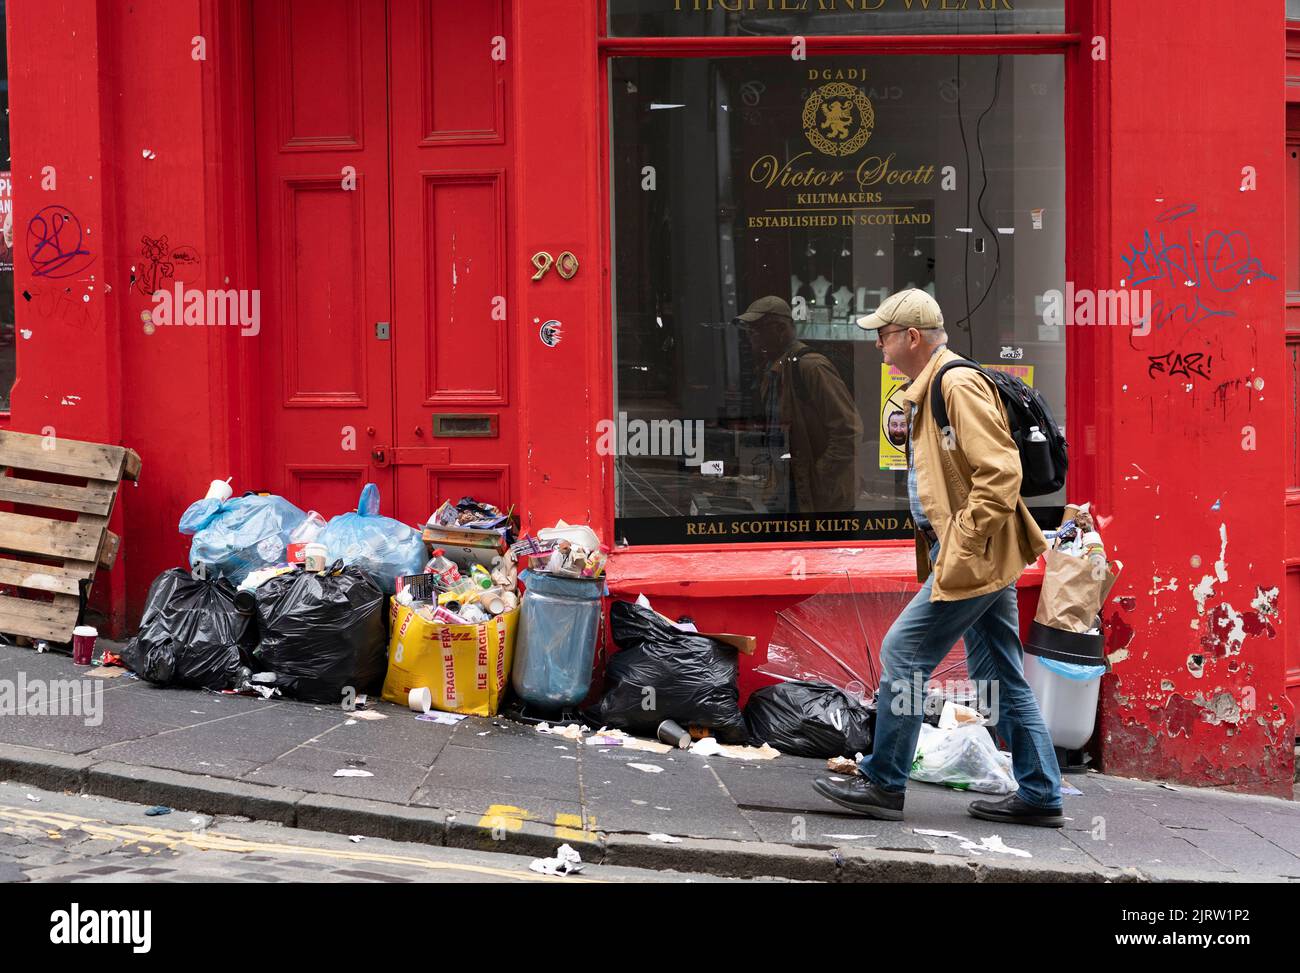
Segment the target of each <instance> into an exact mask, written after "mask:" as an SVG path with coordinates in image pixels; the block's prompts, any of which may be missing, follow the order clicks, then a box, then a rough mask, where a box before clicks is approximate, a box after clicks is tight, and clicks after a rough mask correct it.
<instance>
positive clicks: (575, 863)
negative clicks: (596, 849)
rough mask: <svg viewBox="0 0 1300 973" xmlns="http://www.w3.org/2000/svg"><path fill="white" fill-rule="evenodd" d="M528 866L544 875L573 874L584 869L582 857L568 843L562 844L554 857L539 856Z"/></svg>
mask: <svg viewBox="0 0 1300 973" xmlns="http://www.w3.org/2000/svg"><path fill="white" fill-rule="evenodd" d="M528 867H529V868H530V869H532V870H533V871H534V872H541V873H542V874H543V875H573V874H576V873H577V872H580V871H582V857H581V856H580V855H579V854H578V853H577V852H576V851H574V850H573V849H572V848H570V847H569V846H568V845H560V847H559V850H557V851H556V852H555V857H554V858H538V859H537V860H536V861H534V862H533V863H532V864H531V865H529V866H528Z"/></svg>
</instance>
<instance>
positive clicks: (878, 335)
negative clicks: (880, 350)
mask: <svg viewBox="0 0 1300 973" xmlns="http://www.w3.org/2000/svg"><path fill="white" fill-rule="evenodd" d="M908 330H910V329H908V328H895V329H894V330H893V331H877V332H876V340H877V341H881V342H883V341H884V340H885V338H887V337H888V336H889V335H891V334H901V333H903V332H905V331H908Z"/></svg>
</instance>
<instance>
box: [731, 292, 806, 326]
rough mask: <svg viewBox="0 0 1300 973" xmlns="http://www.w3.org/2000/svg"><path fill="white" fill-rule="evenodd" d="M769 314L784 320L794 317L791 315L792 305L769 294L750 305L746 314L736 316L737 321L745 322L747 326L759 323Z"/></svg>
mask: <svg viewBox="0 0 1300 973" xmlns="http://www.w3.org/2000/svg"><path fill="white" fill-rule="evenodd" d="M768 314H778V315H780V316H781V317H783V318H792V315H791V314H790V305H789V304H787V303H786V302H785V301H783V300H781V298H779V297H777V296H775V295H773V294H769V295H768V296H767V297H760V298H759V299H758V300H757V301H755V302H754V303H753V304H751V305H749V308H748V309H747V310H746V311H745V313H744V314H738V315H737V316H736V320H737V321H743V322H745V323H746V324H753V323H754V322H755V321H758V320H759V319H761V318H762V317H764V316H765V315H768Z"/></svg>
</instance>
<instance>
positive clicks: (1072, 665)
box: [1037, 655, 1106, 682]
mask: <svg viewBox="0 0 1300 973" xmlns="http://www.w3.org/2000/svg"><path fill="white" fill-rule="evenodd" d="M1037 658H1038V664H1039V665H1040V666H1042V667H1043V668H1044V669H1046V670H1047V671H1048V672H1054V673H1056V674H1057V675H1058V676H1064V677H1065V678H1066V679H1073V680H1075V681H1076V682H1087V681H1088V680H1089V679H1096V678H1098V677H1100V676H1104V675H1105V674H1106V667H1105V666H1104V665H1095V666H1084V665H1079V663H1077V662H1058V661H1057V660H1056V659H1044V658H1043V657H1042V656H1041V655H1040V656H1038V657H1037Z"/></svg>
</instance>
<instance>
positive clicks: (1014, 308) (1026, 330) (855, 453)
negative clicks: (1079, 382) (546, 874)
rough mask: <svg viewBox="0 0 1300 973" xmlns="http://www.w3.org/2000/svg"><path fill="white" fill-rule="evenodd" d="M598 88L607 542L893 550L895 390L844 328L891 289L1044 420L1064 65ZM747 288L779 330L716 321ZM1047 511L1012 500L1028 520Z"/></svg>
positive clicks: (896, 69) (1057, 338)
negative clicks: (605, 278)
mask: <svg viewBox="0 0 1300 973" xmlns="http://www.w3.org/2000/svg"><path fill="white" fill-rule="evenodd" d="M610 84H611V89H610V98H611V112H612V139H613V144H612V150H611V181H612V189H613V200H612V205H613V244H614V266H615V281H614V284H615V286H614V309H615V314H614V329H615V335H614V338H615V363H616V376H615V418H614V419H613V420H610V421H607V422H606V423H604V424H603V428H602V429H601V430H599V432H600V433H601V438H600V440H599V441H598V448H600V449H602V450H603V451H605V452H607V453H613V454H614V456H615V461H614V466H615V488H616V499H615V514H616V521H617V524H616V532H617V535H618V538H619V540H620V541H621V542H626V543H630V544H650V543H669V544H674V543H709V542H746V541H769V542H770V541H795V540H850V539H863V538H887V537H910V536H911V530H912V525H911V520H910V517H909V516H908V510H907V508H908V502H907V483H906V472H905V471H906V459H905V455H904V453H903V451H902V449H901V448H899V445H898V444H899V443H900V442H901V441H902V436H901V428H900V423H899V417H898V416H896V415H894V413H896V412H897V411H899V409H898V403H899V399H900V386H901V385H902V383H903V381H905V379H904V378H903V376H901V375H900V374H898V373H894V372H892V371H891V369H889V368H888V367H887V366H885V365H884V363H883V359H882V356H881V353H880V351H879V350H878V349H877V348H876V346H875V343H874V341H871V340H868V339H867V336H866V333H865V332H863V331H862V330H861V329H859V328H858V327H857V326H856V323H855V319H856V318H857V317H859V316H860V315H863V314H865V313H866V312H868V311H870V310H873V309H874V308H875V307H876V306H877V305H878V304H879V303H880V302H881V300H882V299H883V298H884V297H885V296H886V295H888V294H890V293H892V292H894V291H896V290H900V289H902V288H906V287H918V288H923V289H925V290H927V291H929V292H930V293H931V294H932V295H933V296H935V297H936V298H937V300H938V301H939V303H940V305H941V307H942V308H943V313H944V318H945V323H946V330H947V332H948V336H949V347H950V348H952V349H953V350H954V351H957V352H960V353H961V354H964V355H968V356H970V357H972V358H975V359H976V360H978V361H979V362H981V363H983V364H985V365H988V366H994V367H999V368H1006V369H1013V370H1015V371H1016V373H1017V374H1020V375H1021V376H1022V377H1023V378H1024V379H1025V380H1026V381H1028V382H1030V383H1031V384H1032V385H1033V386H1035V387H1036V388H1038V389H1039V390H1041V391H1042V392H1043V394H1044V395H1045V397H1046V398H1047V400H1048V402H1049V403H1050V405H1051V407H1052V409H1053V411H1054V413H1055V416H1056V419H1057V421H1058V422H1059V423H1061V424H1062V425H1064V424H1065V421H1066V417H1065V334H1064V328H1063V327H1061V326H1059V325H1058V324H1055V323H1048V322H1049V321H1051V315H1045V314H1044V308H1045V304H1044V300H1045V295H1047V294H1048V293H1049V292H1051V291H1053V290H1060V291H1063V290H1064V289H1065V283H1064V277H1065V214H1064V206H1065V201H1064V200H1065V172H1064V118H1063V100H1064V63H1063V58H1062V57H1060V56H1056V55H1043V56H1012V55H1004V56H980V57H953V56H930V57H919V56H918V57H875V58H867V57H835V58H821V59H813V60H809V61H805V62H793V63H792V62H791V61H789V60H787V59H784V58H715V59H710V58H623V57H617V58H611V60H610ZM767 296H771V297H773V298H776V299H779V300H781V301H785V302H787V303H788V304H789V305H790V306H791V309H792V311H791V314H792V317H793V318H794V319H795V320H793V321H792V323H791V325H790V330H789V331H788V332H787V331H786V330H784V329H783V328H780V327H778V328H776V329H775V331H774V332H773V333H772V334H769V335H755V334H754V333H753V332H752V331H751V330H750V329H747V328H745V327H744V326H743V325H741V324H739V323H738V322H736V320H735V319H736V318H737V316H738V315H739V314H740V313H741V312H744V311H745V310H746V308H747V307H748V306H749V305H750V304H751V303H752V302H753V301H755V300H757V299H759V298H762V297H767ZM796 342H797V344H796ZM776 345H781V346H782V347H780V348H778V347H775V346H776ZM791 349H794V355H793V357H795V358H797V359H799V364H796V365H795V366H793V371H792V372H791V373H790V374H789V375H787V374H786V371H787V370H789V369H790V367H791V366H789V364H788V362H789V360H790V358H791V355H790V354H789V352H790V350H791ZM772 359H775V360H776V361H777V362H778V364H777V365H776V366H775V368H774V367H773V365H772V364H771V360H772ZM1062 501H1063V498H1062V497H1061V496H1059V495H1057V496H1051V497H1040V498H1034V500H1033V502H1032V507H1031V509H1034V510H1035V512H1036V513H1037V514H1039V515H1040V518H1041V519H1042V521H1043V522H1044V523H1049V522H1052V521H1053V518H1055V517H1056V516H1057V511H1058V510H1059V505H1060V504H1061V502H1062ZM1056 522H1059V521H1056Z"/></svg>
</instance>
